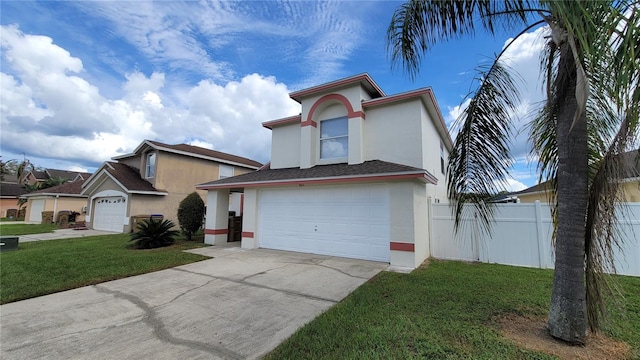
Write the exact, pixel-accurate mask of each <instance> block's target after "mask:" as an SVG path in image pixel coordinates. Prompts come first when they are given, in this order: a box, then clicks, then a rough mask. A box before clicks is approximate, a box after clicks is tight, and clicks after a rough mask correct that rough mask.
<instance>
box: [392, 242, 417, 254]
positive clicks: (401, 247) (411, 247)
mask: <svg viewBox="0 0 640 360" xmlns="http://www.w3.org/2000/svg"><path fill="white" fill-rule="evenodd" d="M389 248H390V249H391V250H395V251H408V252H415V251H416V244H413V243H401V242H393V241H392V242H390V243H389Z"/></svg>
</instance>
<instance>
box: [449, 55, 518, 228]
mask: <svg viewBox="0 0 640 360" xmlns="http://www.w3.org/2000/svg"><path fill="white" fill-rule="evenodd" d="M480 74H481V77H480V78H479V79H478V80H479V81H480V87H479V88H478V90H477V91H476V92H475V94H474V95H473V97H472V98H471V101H470V103H469V106H468V107H467V108H466V109H465V110H464V111H463V113H462V114H461V116H460V118H458V120H457V121H456V126H458V127H459V128H460V132H459V133H458V136H457V138H456V142H455V145H454V148H453V151H452V152H451V154H450V155H449V164H448V167H447V178H448V194H449V198H450V199H451V200H452V201H453V203H454V211H455V215H456V220H455V224H456V228H457V227H458V226H459V225H460V220H461V218H462V211H463V208H464V206H463V205H464V203H473V204H474V205H475V207H476V210H477V213H478V214H479V216H480V220H481V222H482V224H483V225H484V227H485V229H486V230H490V228H489V220H490V217H491V214H492V211H493V207H492V206H491V204H488V203H487V202H486V200H487V199H488V198H489V197H490V196H492V195H495V194H497V193H498V192H500V191H501V190H504V187H505V182H506V179H507V176H508V174H509V172H508V169H509V168H510V167H511V165H512V160H511V156H510V151H509V145H510V138H511V135H512V126H511V121H512V116H513V113H515V110H516V106H517V105H518V104H519V102H520V93H519V91H518V86H517V85H516V82H515V80H514V78H513V77H512V75H511V74H510V72H509V71H508V69H507V68H505V67H504V66H503V65H502V64H501V63H500V62H499V61H495V62H494V63H493V65H492V66H491V67H490V68H489V69H488V70H486V71H484V72H480Z"/></svg>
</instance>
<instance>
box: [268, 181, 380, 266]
mask: <svg viewBox="0 0 640 360" xmlns="http://www.w3.org/2000/svg"><path fill="white" fill-rule="evenodd" d="M259 214H260V215H259V219H258V236H259V243H260V247H262V248H268V249H278V250H289V251H299V252H306V253H313V254H323V255H335V256H342V257H349V258H357V259H367V260H376V261H385V262H388V261H389V254H390V250H389V189H388V187H387V186H385V185H367V186H340V187H331V188H328V187H322V188H313V187H305V188H297V189H272V190H263V191H261V192H260V203H259Z"/></svg>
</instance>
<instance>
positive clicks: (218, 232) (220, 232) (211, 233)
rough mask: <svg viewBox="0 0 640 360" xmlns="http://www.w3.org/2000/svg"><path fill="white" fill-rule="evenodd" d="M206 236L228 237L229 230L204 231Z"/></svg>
mask: <svg viewBox="0 0 640 360" xmlns="http://www.w3.org/2000/svg"><path fill="white" fill-rule="evenodd" d="M204 233H205V234H206V235H227V234H228V233H229V229H204Z"/></svg>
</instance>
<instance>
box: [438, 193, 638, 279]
mask: <svg viewBox="0 0 640 360" xmlns="http://www.w3.org/2000/svg"><path fill="white" fill-rule="evenodd" d="M429 210H430V211H429V214H430V216H431V219H430V220H431V231H432V233H431V235H432V236H431V256H432V257H434V258H437V259H451V260H466V261H480V262H485V263H498V264H506V265H515V266H526V267H538V268H544V269H552V268H553V266H554V252H553V247H552V243H551V237H552V233H553V222H552V220H551V211H550V207H549V205H546V204H541V203H540V202H536V203H534V204H499V205H496V211H495V213H494V218H493V222H492V231H491V233H490V234H487V233H486V232H485V231H484V230H483V228H482V225H481V222H480V220H479V219H477V218H476V215H475V212H474V209H473V207H472V206H468V207H466V208H465V211H464V216H463V218H462V222H461V225H460V227H459V229H458V232H457V233H456V232H455V231H454V216H453V215H452V211H451V207H450V206H449V204H430V209H429ZM620 210H621V212H622V214H623V216H619V222H618V223H617V227H616V229H617V230H618V234H619V235H618V236H620V237H621V239H622V240H623V244H624V245H623V247H622V248H621V249H616V251H615V264H616V272H617V273H618V274H622V275H631V276H640V203H627V204H626V205H623V206H622V207H621V209H620Z"/></svg>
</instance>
